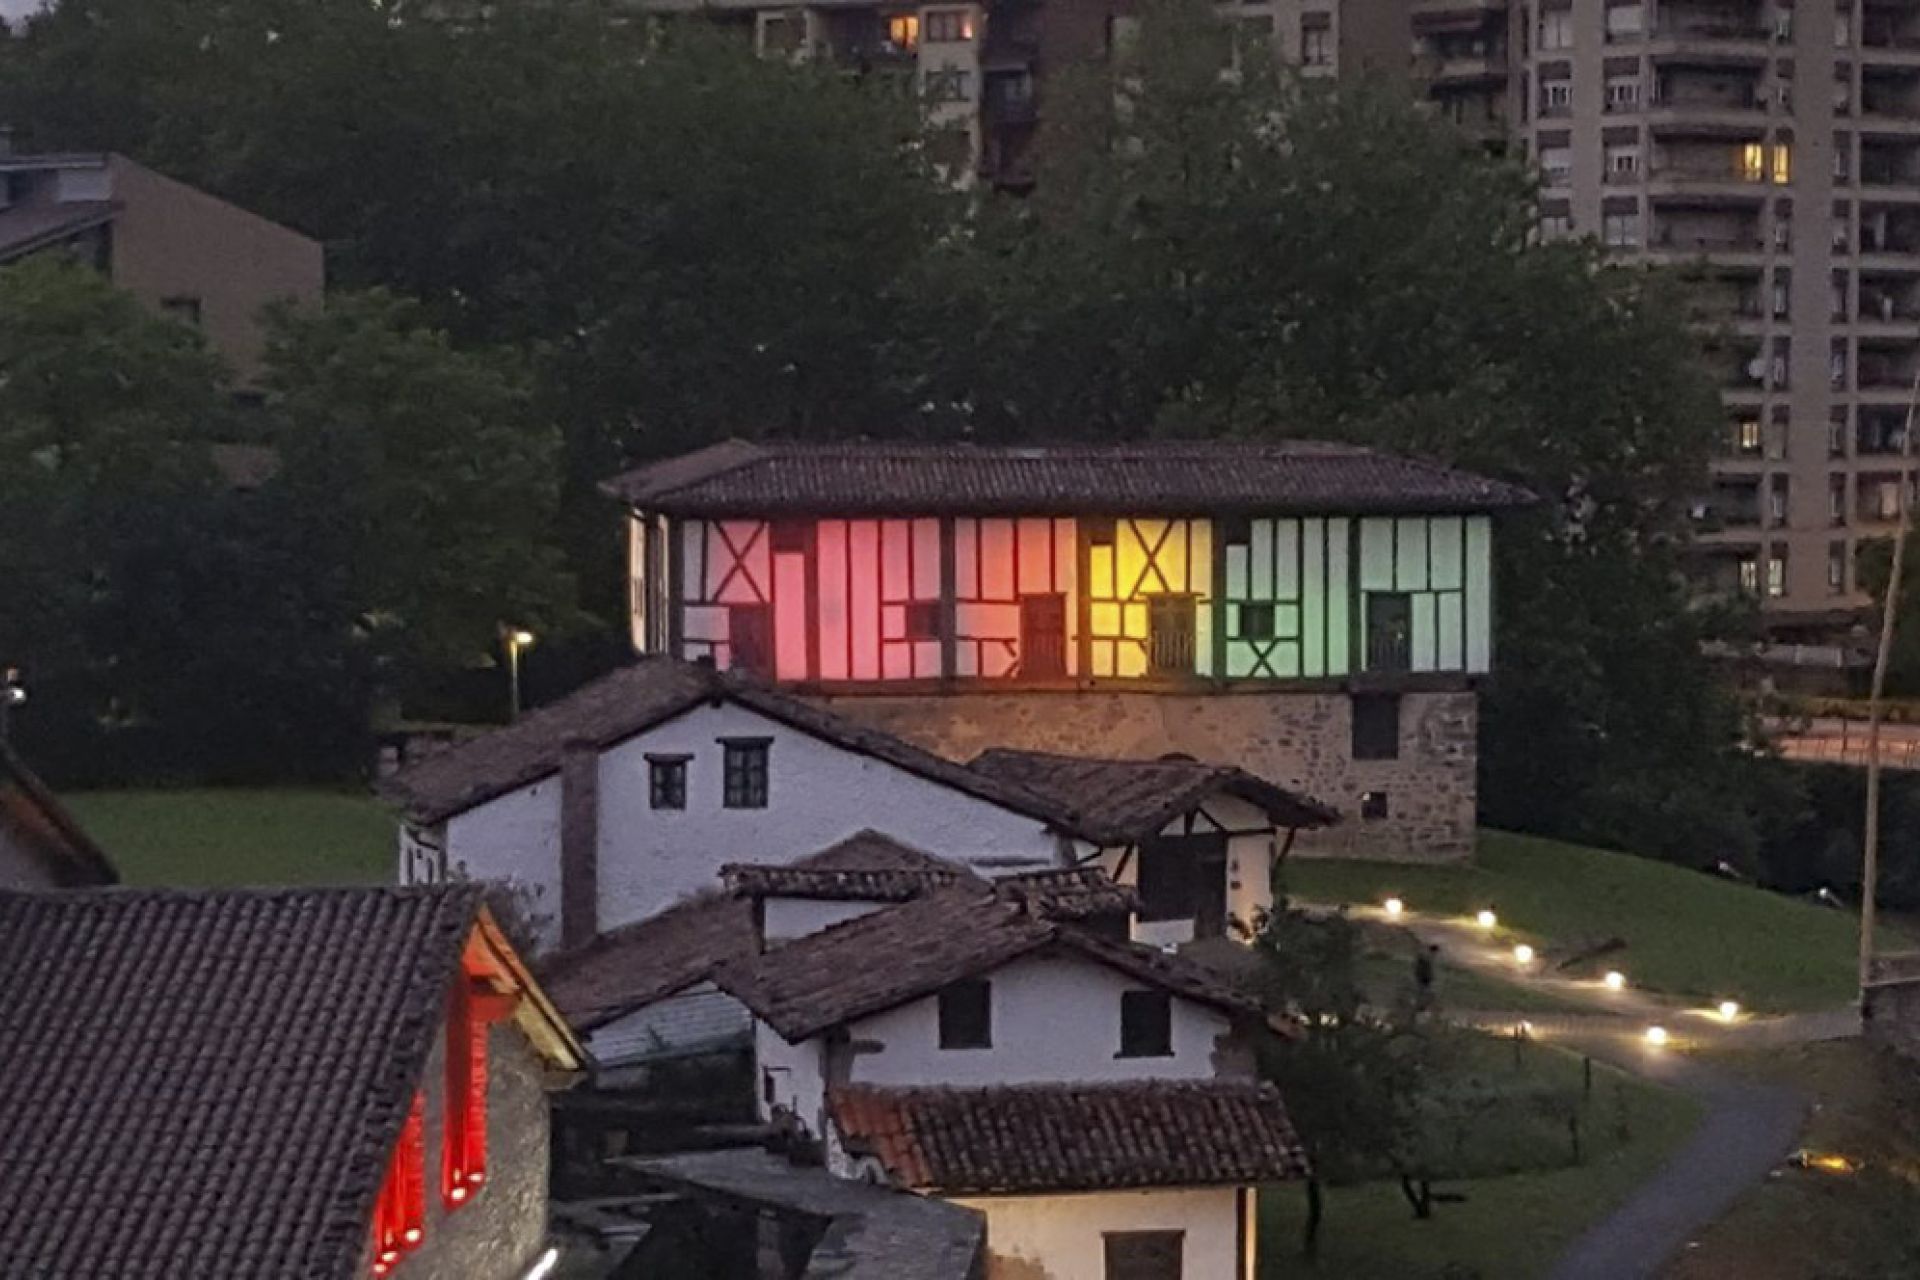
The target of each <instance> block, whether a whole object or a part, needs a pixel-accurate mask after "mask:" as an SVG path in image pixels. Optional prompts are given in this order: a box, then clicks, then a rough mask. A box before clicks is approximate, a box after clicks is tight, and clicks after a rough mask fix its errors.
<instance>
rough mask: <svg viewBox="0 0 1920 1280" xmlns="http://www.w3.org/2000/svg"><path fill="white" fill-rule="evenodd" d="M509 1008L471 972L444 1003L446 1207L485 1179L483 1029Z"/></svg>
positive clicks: (468, 1197) (442, 1141)
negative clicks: (445, 1036) (477, 980)
mask: <svg viewBox="0 0 1920 1280" xmlns="http://www.w3.org/2000/svg"><path fill="white" fill-rule="evenodd" d="M511 1008H512V1002H511V1001H510V1000H509V999H506V998H503V997H500V996H496V995H494V994H492V993H491V992H490V991H488V990H487V989H486V988H485V987H484V986H481V985H479V984H477V983H476V982H475V981H474V980H473V979H471V978H469V979H468V980H466V981H463V982H460V983H458V984H457V985H456V986H455V988H454V993H453V998H452V999H451V1000H450V1001H449V1002H448V1005H447V1054H446V1059H447V1061H446V1096H445V1102H444V1104H443V1106H444V1110H445V1116H444V1120H443V1123H442V1133H441V1139H440V1195H441V1198H442V1199H443V1200H444V1201H445V1203H446V1206H447V1208H448V1209H457V1208H459V1207H460V1206H461V1205H463V1204H465V1203H466V1202H467V1201H469V1200H471V1199H472V1198H473V1197H474V1196H475V1195H476V1194H478V1193H479V1190H480V1188H481V1186H482V1185H484V1184H485V1182H486V1180H487V1031H488V1028H489V1027H490V1026H491V1025H492V1024H493V1023H495V1022H498V1021H499V1020H500V1019H502V1018H504V1017H506V1016H507V1014H508V1013H509V1012H510V1011H511Z"/></svg>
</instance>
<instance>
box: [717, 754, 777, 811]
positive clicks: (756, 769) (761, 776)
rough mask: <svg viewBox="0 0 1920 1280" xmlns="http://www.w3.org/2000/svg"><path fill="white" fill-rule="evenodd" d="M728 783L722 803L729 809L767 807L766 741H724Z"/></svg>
mask: <svg viewBox="0 0 1920 1280" xmlns="http://www.w3.org/2000/svg"><path fill="white" fill-rule="evenodd" d="M720 745H721V747H722V748H723V749H724V751H725V760H724V772H725V782H724V785H723V787H722V798H721V803H722V804H724V805H725V806H726V807H727V808H729V809H764V808H766V807H767V752H768V749H769V748H770V747H771V746H772V741H771V740H770V739H767V738H722V739H721V740H720Z"/></svg>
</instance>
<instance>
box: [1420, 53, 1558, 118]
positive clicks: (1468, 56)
mask: <svg viewBox="0 0 1920 1280" xmlns="http://www.w3.org/2000/svg"><path fill="white" fill-rule="evenodd" d="M1419 72H1420V75H1421V77H1422V78H1423V79H1424V80H1426V82H1427V83H1428V84H1429V85H1431V86H1433V87H1435V88H1439V89H1457V88H1467V87H1469V86H1474V85H1492V84H1503V83H1505V82H1506V79H1507V74H1508V70H1507V51H1506V50H1505V49H1490V50H1485V51H1481V52H1447V53H1429V54H1425V55H1423V56H1422V57H1421V58H1420V61H1419ZM1541 114H1542V115H1546V114H1548V113H1547V112H1545V111H1542V112H1541Z"/></svg>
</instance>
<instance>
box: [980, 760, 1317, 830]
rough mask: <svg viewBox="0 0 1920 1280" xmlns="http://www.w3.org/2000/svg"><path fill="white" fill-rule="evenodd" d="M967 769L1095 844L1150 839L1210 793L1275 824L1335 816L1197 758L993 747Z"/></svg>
mask: <svg viewBox="0 0 1920 1280" xmlns="http://www.w3.org/2000/svg"><path fill="white" fill-rule="evenodd" d="M968 767H969V768H971V769H973V770H974V771H975V772H976V773H981V774H985V775H986V776H988V777H991V778H998V779H1000V780H1001V781H1003V782H1008V783H1012V784H1015V785H1017V786H1020V787H1023V788H1025V789H1026V790H1028V791H1032V792H1034V793H1036V794H1038V795H1039V796H1041V797H1042V798H1043V799H1045V800H1047V801H1049V802H1050V803H1052V804H1053V805H1054V806H1056V807H1057V808H1058V809H1060V810H1061V811H1062V813H1063V815H1064V817H1063V820H1064V821H1065V822H1068V823H1070V824H1071V825H1072V826H1073V827H1074V828H1075V829H1077V830H1078V831H1080V832H1082V833H1083V834H1085V836H1086V838H1088V839H1091V840H1094V841H1097V842H1099V843H1101V844H1131V843H1134V842H1137V841H1140V840H1145V839H1149V838H1151V837H1152V836H1156V835H1158V834H1159V833H1160V831H1161V829H1162V828H1163V827H1165V826H1166V824H1167V822H1168V821H1169V820H1171V819H1173V818H1175V817H1178V816H1179V815H1180V814H1182V813H1185V812H1187V811H1188V810H1190V809H1192V808H1193V807H1194V806H1195V805H1198V804H1200V803H1202V802H1203V801H1205V800H1206V798H1207V797H1208V796H1212V795H1222V794H1225V795H1234V796H1238V797H1239V798H1241V799H1242V800H1245V801H1247V802H1248V803H1249V804H1252V805H1254V806H1256V807H1257V808H1259V809H1260V810H1261V811H1262V812H1263V813H1265V814H1266V815H1267V816H1268V817H1269V818H1270V819H1272V821H1273V823H1274V825H1276V826H1281V827H1324V826H1328V825H1330V824H1332V823H1334V822H1337V821H1339V818H1340V815H1339V813H1338V812H1337V811H1336V810H1334V809H1331V808H1329V807H1327V806H1326V805H1323V804H1321V803H1320V802H1319V801H1317V800H1313V799H1311V798H1309V797H1307V796H1303V795H1299V794H1297V793H1295V792H1292V791H1288V790H1287V789H1286V788H1284V787H1280V786H1276V785H1275V784H1273V783H1271V782H1268V781H1267V780H1266V779H1265V778H1261V777H1258V776H1257V775H1255V774H1251V773H1248V772H1247V771H1246V770H1245V769H1240V768H1237V767H1235V766H1233V765H1226V764H1207V763H1204V762H1202V761H1197V760H1180V759H1167V760H1102V759H1096V758H1093V757H1089V756H1062V755H1051V754H1048V753H1047V752H1043V751H1014V750H1010V749H1006V748H997V749H995V750H992V751H986V752H982V753H981V754H980V755H979V756H977V757H975V758H974V760H973V762H972V763H971V764H970V765H969V766H968Z"/></svg>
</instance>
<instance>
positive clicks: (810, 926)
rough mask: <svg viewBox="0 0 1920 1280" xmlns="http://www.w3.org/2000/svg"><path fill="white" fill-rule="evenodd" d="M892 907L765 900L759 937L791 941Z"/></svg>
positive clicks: (886, 903) (761, 906)
mask: <svg viewBox="0 0 1920 1280" xmlns="http://www.w3.org/2000/svg"><path fill="white" fill-rule="evenodd" d="M892 905H893V904H892V903H890V902H830V901H825V900H822V899H818V898H762V899H760V911H761V921H762V925H761V930H760V936H761V938H762V939H763V940H764V941H766V942H768V943H774V942H790V941H792V940H793V939H794V938H804V937H806V936H807V935H808V934H810V933H818V932H820V931H821V930H822V929H830V928H832V927H833V926H834V925H836V924H842V923H844V922H845V921H848V920H858V919H859V918H860V917H861V916H865V915H872V914H873V913H874V912H876V911H879V910H881V909H882V908H884V907H890V906H892Z"/></svg>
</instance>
